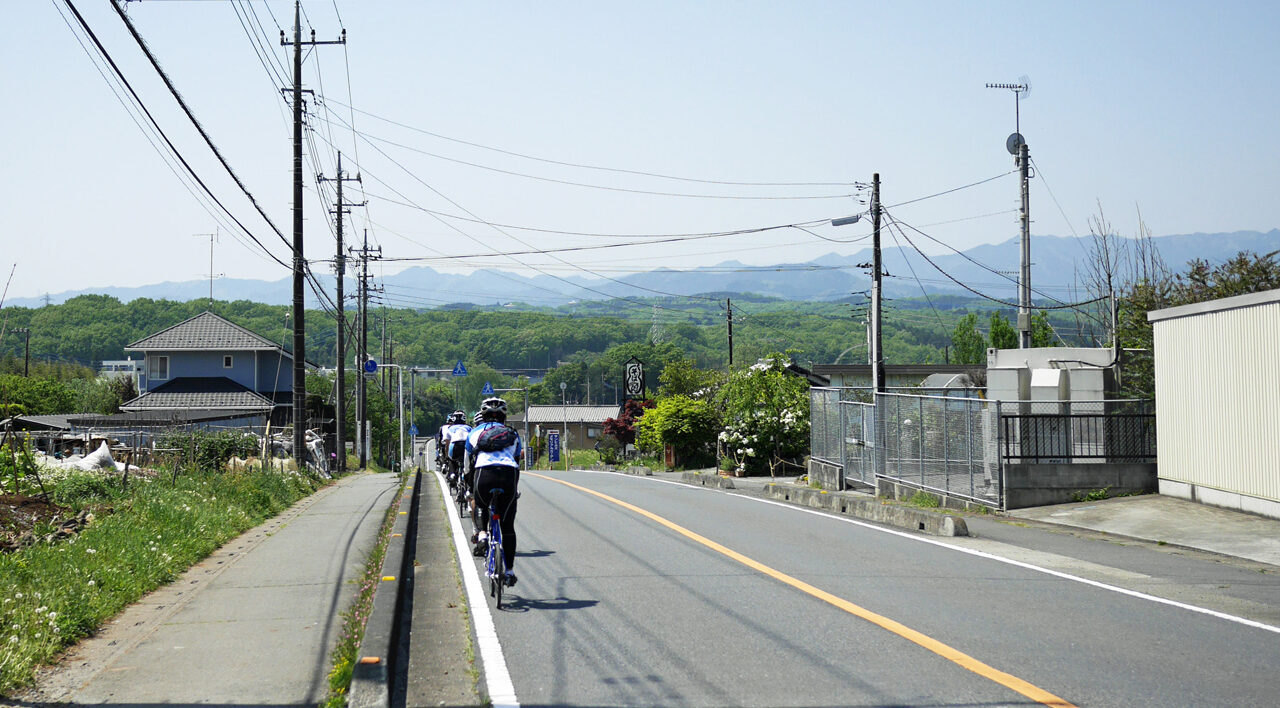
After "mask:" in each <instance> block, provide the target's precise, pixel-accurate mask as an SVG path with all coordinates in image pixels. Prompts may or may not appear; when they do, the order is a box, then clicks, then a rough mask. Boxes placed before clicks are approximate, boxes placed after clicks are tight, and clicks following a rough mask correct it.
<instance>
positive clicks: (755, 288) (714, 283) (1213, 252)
mask: <svg viewBox="0 0 1280 708" xmlns="http://www.w3.org/2000/svg"><path fill="white" fill-rule="evenodd" d="M1154 242H1155V244H1156V247H1157V248H1158V249H1159V251H1160V255H1161V257H1162V258H1163V259H1164V261H1165V262H1166V263H1167V264H1168V265H1169V267H1170V269H1171V270H1173V271H1174V272H1178V271H1181V270H1183V269H1184V267H1185V265H1186V263H1187V262H1188V261H1190V260H1192V259H1195V258H1203V259H1205V260H1207V261H1209V262H1211V263H1220V262H1222V261H1224V260H1226V259H1227V258H1230V257H1231V256H1234V255H1235V254H1237V253H1239V252H1240V251H1253V252H1254V253H1260V254H1261V253H1271V252H1273V251H1277V250H1280V229H1272V230H1271V231H1268V232H1265V233H1263V232H1259V231H1237V232H1235V233H1217V234H1203V233H1197V234H1180V235H1173V236H1161V237H1157V238H1155V239H1154ZM883 243H884V246H885V248H884V249H883V256H882V257H883V263H884V269H885V271H886V272H887V273H888V275H889V277H887V278H886V279H885V296H886V297H890V298H892V297H913V296H918V295H920V294H921V292H922V291H923V292H928V293H930V294H934V293H946V294H965V293H966V292H969V291H968V290H967V289H966V288H965V287H964V286H968V288H972V289H973V290H976V291H979V292H981V293H983V294H985V295H989V296H992V297H998V298H1002V299H1009V300H1013V299H1016V298H1017V291H1016V287H1015V285H1014V281H1015V280H1016V278H1017V271H1018V262H1019V257H1020V256H1019V252H1020V251H1019V243H1018V239H1016V238H1013V239H1010V240H1008V241H1006V242H1004V243H1001V244H996V245H983V246H978V247H976V248H972V249H969V250H967V251H964V252H962V253H958V254H957V253H951V254H947V255H939V256H930V257H928V259H926V258H925V257H923V256H921V255H920V254H919V253H918V252H916V251H915V250H914V249H912V248H910V247H909V246H908V245H907V244H898V243H896V242H895V239H894V238H892V237H891V236H889V235H888V234H887V233H886V234H885V236H884V237H883ZM916 245H919V246H924V245H925V244H922V243H920V242H919V240H917V243H916ZM890 246H891V247H890ZM1090 249H1091V245H1090V239H1089V238H1088V237H1083V238H1074V237H1059V236H1034V237H1032V239H1031V258H1032V270H1031V285H1032V288H1033V290H1035V291H1037V292H1039V293H1043V294H1045V295H1048V296H1050V297H1055V298H1059V299H1064V300H1065V299H1069V298H1070V297H1071V296H1070V294H1069V289H1070V288H1071V287H1072V286H1073V285H1075V284H1076V282H1077V273H1078V272H1079V273H1083V271H1084V267H1085V264H1086V263H1087V261H1088V260H1089V253H1090ZM871 253H872V252H871V249H870V248H866V249H863V250H862V251H859V252H858V253H856V254H854V255H851V256H842V255H837V254H834V253H831V254H827V255H824V256H818V257H816V258H812V259H810V260H807V261H796V262H794V263H784V264H778V265H772V266H747V265H743V264H741V263H738V262H736V261H727V262H724V263H720V264H718V265H715V266H708V267H700V268H693V269H689V270H671V269H665V268H662V269H657V270H652V271H647V272H644V273H635V274H631V275H627V276H625V277H622V278H618V279H617V282H615V281H611V280H604V279H591V278H583V277H576V276H574V277H566V278H564V279H563V280H560V279H556V278H553V277H550V276H545V275H539V276H535V277H532V278H529V277H525V276H522V275H519V274H516V273H510V272H505V271H493V270H480V271H475V272H473V273H471V274H469V275H453V274H449V273H439V272H437V271H435V270H433V269H431V268H426V267H417V268H410V269H408V270H405V271H402V272H400V273H397V274H395V275H390V276H386V277H385V278H383V280H382V282H383V285H384V286H385V288H386V291H385V293H384V296H385V298H386V300H387V303H388V304H389V305H391V306H394V307H415V308H433V307H440V306H444V305H447V304H463V303H470V304H476V305H494V304H506V303H509V302H516V303H529V304H533V305H547V306H558V305H564V304H568V303H570V302H572V301H574V300H603V299H608V298H614V297H631V298H648V297H653V296H655V295H659V294H672V295H696V294H700V293H719V294H724V293H728V294H733V293H752V294H757V295H766V296H772V297H778V298H782V299H786V300H839V299H842V298H847V297H849V296H850V294H854V293H857V294H861V293H865V292H866V291H868V290H869V288H870V278H869V274H868V272H867V269H866V268H862V267H859V264H861V263H866V262H869V261H870V260H871ZM321 281H322V282H323V283H324V285H325V287H326V289H327V290H328V291H329V292H331V293H332V291H333V277H332V276H328V275H326V276H321ZM565 281H569V282H568V283H567V282H565ZM569 283H573V285H570V284H569ZM959 283H963V284H964V286H962V285H960V284H959ZM353 286H354V281H349V282H348V286H347V292H348V293H350V292H352V291H353ZM575 286H580V287H575ZM632 286H634V287H632ZM208 292H209V281H208V280H189V281H184V282H165V283H157V284H154V285H142V286H137V287H127V288H125V287H107V288H88V289H84V290H74V291H66V292H61V293H56V294H50V296H49V297H50V301H51V302H53V303H61V302H64V301H66V300H68V299H70V298H72V297H75V296H77V295H83V294H99V295H111V296H113V297H116V298H118V299H119V300H121V301H123V302H128V301H130V300H134V299H136V298H151V299H156V300H160V299H165V300H178V301H186V300H194V299H199V298H204V297H207V296H208ZM214 295H215V297H217V298H218V299H220V300H223V299H235V300H251V301H254V302H261V303H265V304H272V305H285V304H288V303H289V302H290V301H291V298H292V280H291V279H290V278H283V279H280V280H276V281H265V280H241V279H226V278H224V279H220V280H218V281H216V282H215V284H214ZM229 296H230V297H229ZM1034 297H1035V296H1033V298H1034ZM312 300H313V296H312V295H311V293H308V306H309V307H316V306H317V304H316V303H315V302H313V301H312ZM7 304H10V305H15V306H19V307H40V306H41V305H43V304H44V298H43V297H38V298H14V299H12V300H10V301H9V303H7Z"/></svg>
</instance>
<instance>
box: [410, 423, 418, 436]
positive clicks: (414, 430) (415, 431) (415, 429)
mask: <svg viewBox="0 0 1280 708" xmlns="http://www.w3.org/2000/svg"><path fill="white" fill-rule="evenodd" d="M409 437H415V438H416V437H418V426H416V425H410V426H409Z"/></svg>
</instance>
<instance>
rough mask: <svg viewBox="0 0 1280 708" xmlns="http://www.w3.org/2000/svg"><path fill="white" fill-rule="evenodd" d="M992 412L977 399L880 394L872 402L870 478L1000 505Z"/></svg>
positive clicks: (988, 404) (990, 406)
mask: <svg viewBox="0 0 1280 708" xmlns="http://www.w3.org/2000/svg"><path fill="white" fill-rule="evenodd" d="M997 416H998V412H997V407H996V405H995V404H994V403H992V402H990V401H986V400H982V399H978V398H959V397H945V396H913V395H907V394H898V393H882V394H880V395H878V396H877V397H876V419H877V424H878V425H879V433H880V440H881V448H880V449H881V453H882V456H881V461H880V462H878V463H877V464H878V467H879V469H877V470H876V473H877V474H878V475H880V476H882V477H885V478H888V479H894V480H899V481H902V482H907V483H909V484H910V485H911V486H914V487H919V488H921V489H926V490H931V491H937V492H942V493H945V494H948V495H950V496H955V497H961V498H965V499H971V500H973V501H976V502H979V503H982V504H994V505H997V506H998V505H1000V504H1001V503H1002V501H1003V496H1002V494H1001V486H1000V460H999V456H998V455H997V454H996V449H997V446H996V429H997V425H996V422H997Z"/></svg>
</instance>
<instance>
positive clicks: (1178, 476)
mask: <svg viewBox="0 0 1280 708" xmlns="http://www.w3.org/2000/svg"><path fill="white" fill-rule="evenodd" d="M1153 324H1154V326H1155V363H1156V439H1157V440H1158V441H1159V443H1158V445H1159V450H1158V460H1159V475H1160V477H1161V478H1162V479H1171V480H1176V481H1179V482H1187V483H1190V484H1195V485H1200V486H1205V487H1211V488H1214V489H1220V490H1223V491H1228V492H1237V493H1239V494H1245V495H1249V496H1254V497H1261V498H1264V499H1270V500H1273V501H1280V302H1269V303H1266V304H1259V305H1254V306H1248V307H1240V308H1237V309H1228V310H1223V311H1218V312H1204V313H1200V314H1192V315H1188V316H1183V317H1174V318H1171V319H1166V320H1157V321H1155V322H1154V323H1153Z"/></svg>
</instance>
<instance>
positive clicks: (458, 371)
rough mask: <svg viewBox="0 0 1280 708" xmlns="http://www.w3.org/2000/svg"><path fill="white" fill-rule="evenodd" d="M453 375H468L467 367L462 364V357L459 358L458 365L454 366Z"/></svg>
mask: <svg viewBox="0 0 1280 708" xmlns="http://www.w3.org/2000/svg"><path fill="white" fill-rule="evenodd" d="M453 375H454V376H466V375H467V367H465V366H463V365H462V360H461V359H459V360H458V364H457V365H456V366H454V367H453Z"/></svg>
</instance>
